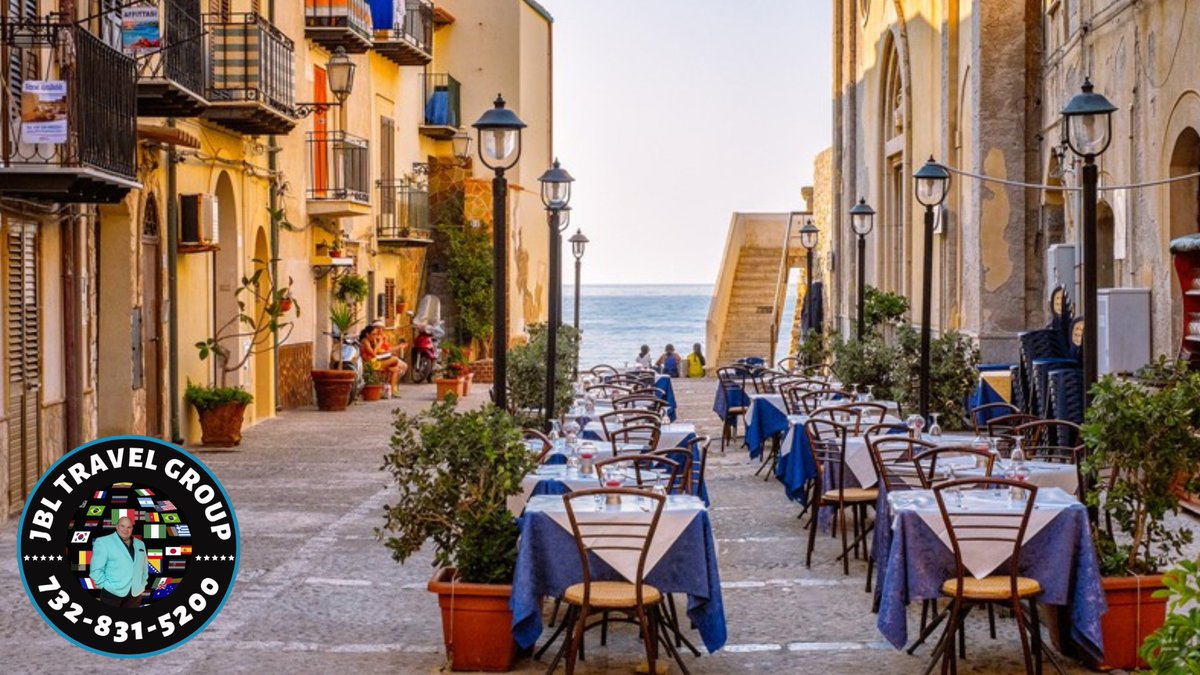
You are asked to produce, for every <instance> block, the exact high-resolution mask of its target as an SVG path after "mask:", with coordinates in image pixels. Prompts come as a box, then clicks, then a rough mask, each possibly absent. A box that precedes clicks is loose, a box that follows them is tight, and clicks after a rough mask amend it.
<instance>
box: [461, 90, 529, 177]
mask: <svg viewBox="0 0 1200 675" xmlns="http://www.w3.org/2000/svg"><path fill="white" fill-rule="evenodd" d="M472 126H473V127H475V129H476V131H477V132H478V133H479V159H481V160H483V164H484V166H486V167H488V168H489V169H492V170H500V171H503V170H506V169H511V168H512V167H513V166H515V165H516V163H517V160H519V159H520V158H521V130H522V129H524V128H525V123H524V122H522V121H521V118H519V117H517V114H516V113H514V112H513V111H511V110H509V109H508V108H506V107H504V97H503V96H499V95H497V96H496V101H495V103H494V104H493V107H492V109H491V110H489V111H487V112H485V113H483V115H481V116H480V117H479V120H478V121H476V122H475V124H473V125H472Z"/></svg>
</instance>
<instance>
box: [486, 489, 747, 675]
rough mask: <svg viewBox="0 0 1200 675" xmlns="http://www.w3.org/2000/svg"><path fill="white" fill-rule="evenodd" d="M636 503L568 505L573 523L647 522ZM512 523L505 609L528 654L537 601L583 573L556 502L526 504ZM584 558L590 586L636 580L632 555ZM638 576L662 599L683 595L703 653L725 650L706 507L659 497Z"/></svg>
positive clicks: (537, 499)
mask: <svg viewBox="0 0 1200 675" xmlns="http://www.w3.org/2000/svg"><path fill="white" fill-rule="evenodd" d="M602 499H603V498H602ZM639 501H641V500H639V498H638V497H632V496H623V497H620V498H619V503H612V504H610V503H607V502H605V501H596V502H594V503H592V504H588V503H587V500H586V499H582V500H576V501H575V502H574V503H573V504H572V506H573V508H574V509H575V517H576V519H577V520H580V521H585V520H586V521H590V522H605V521H619V522H621V523H629V522H631V521H633V522H636V521H638V520H640V519H642V518H645V519H646V521H647V522H649V520H650V518H651V517H652V514H651V512H650V509H649V508H647V506H646V505H645V504H644V503H639ZM645 501H646V502H648V501H649V500H645ZM589 506H590V507H591V508H588V507H589ZM518 524H519V527H520V530H521V536H520V540H519V544H518V551H517V564H516V573H515V575H514V579H513V585H512V599H511V601H510V607H511V609H512V612H513V624H512V626H513V636H514V637H515V638H516V640H517V644H518V645H519V646H521V647H523V648H529V647H532V646H533V645H534V644H535V643H536V642H537V639H538V637H539V636H540V635H541V633H542V612H541V598H543V597H558V596H559V595H561V594H562V592H563V591H564V590H566V588H567V587H568V586H570V585H572V584H575V583H579V582H580V581H582V580H583V572H582V568H581V566H580V560H579V554H578V548H577V546H576V543H575V539H574V536H573V534H572V533H571V527H570V523H569V521H568V518H567V513H566V507H565V505H564V503H563V498H562V497H561V496H552V495H539V496H534V497H532V498H530V499H529V501H528V503H527V505H526V507H525V512H524V514H523V515H522V516H521V518H520V519H519V521H518ZM613 527H614V528H615V529H619V528H621V527H622V526H621V525H619V524H614V525H613ZM623 553H624V554H627V555H623ZM591 555H592V559H591V561H590V565H591V569H592V574H593V580H595V581H605V580H619V581H633V580H634V579H635V578H636V573H637V554H636V553H634V552H620V551H604V552H602V553H601V554H596V553H592V554H591ZM646 570H647V571H646V574H645V580H646V583H648V584H651V585H653V586H654V587H655V588H657V589H658V590H660V591H661V592H663V593H679V594H686V595H687V597H688V600H687V615H688V619H690V622H691V624H692V625H694V626H695V628H696V630H697V631H698V632H699V634H700V637H701V639H702V640H703V642H704V645H705V647H706V649H707V650H708V651H709V652H710V653H712V652H715V651H717V650H719V649H721V648H722V647H723V646H724V645H725V640H726V625H725V610H724V606H723V603H722V599H721V581H720V573H719V571H718V567H717V554H716V545H715V543H714V541H713V535H712V525H711V522H710V519H709V513H708V509H707V507H705V506H704V503H703V502H702V501H701V500H700V499H698V498H696V497H692V496H689V495H671V496H669V497H668V498H667V502H666V504H665V506H664V508H663V511H662V515H661V517H660V519H659V523H658V529H657V531H656V532H655V536H654V540H653V541H652V542H651V545H650V552H649V555H648V557H647V561H646Z"/></svg>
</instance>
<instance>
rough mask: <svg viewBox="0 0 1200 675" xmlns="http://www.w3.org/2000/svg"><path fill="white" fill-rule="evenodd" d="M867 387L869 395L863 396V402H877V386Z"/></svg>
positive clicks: (869, 385)
mask: <svg viewBox="0 0 1200 675" xmlns="http://www.w3.org/2000/svg"><path fill="white" fill-rule="evenodd" d="M865 386H866V388H867V393H865V394H863V395H862V400H863V401H866V402H868V403H870V402H871V401H874V400H875V385H873V384H868V385H865Z"/></svg>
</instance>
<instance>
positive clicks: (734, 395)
mask: <svg viewBox="0 0 1200 675" xmlns="http://www.w3.org/2000/svg"><path fill="white" fill-rule="evenodd" d="M748 405H750V397H749V396H748V395H747V394H746V392H745V390H744V389H742V387H741V385H740V384H734V385H733V390H732V391H729V392H726V391H725V389H724V388H723V387H722V386H721V383H720V382H717V394H716V396H714V397H713V408H712V409H713V412H715V413H716V414H717V417H719V418H721V421H725V419H726V418H727V417H729V409H730V408H744V407H746V406H748ZM731 421H733V422H734V423H735V425H736V420H731ZM734 430H735V431H736V428H735V429H734Z"/></svg>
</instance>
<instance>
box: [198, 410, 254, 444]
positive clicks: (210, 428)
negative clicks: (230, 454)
mask: <svg viewBox="0 0 1200 675" xmlns="http://www.w3.org/2000/svg"><path fill="white" fill-rule="evenodd" d="M196 412H197V413H199V414H200V442H201V443H203V444H204V445H207V446H209V447H217V448H232V447H233V446H235V445H238V444H240V443H241V442H242V421H243V420H244V419H245V416H246V404H245V403H226V404H225V405H219V406H217V407H215V408H209V409H207V410H197V411H196Z"/></svg>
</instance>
